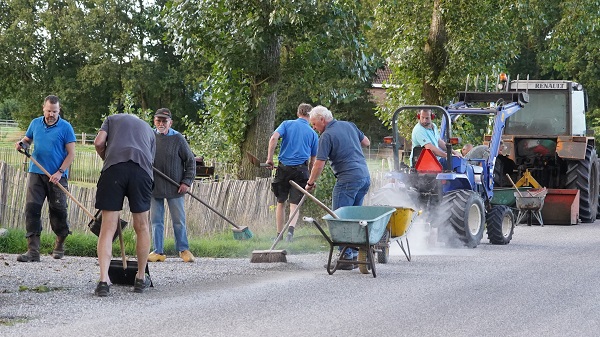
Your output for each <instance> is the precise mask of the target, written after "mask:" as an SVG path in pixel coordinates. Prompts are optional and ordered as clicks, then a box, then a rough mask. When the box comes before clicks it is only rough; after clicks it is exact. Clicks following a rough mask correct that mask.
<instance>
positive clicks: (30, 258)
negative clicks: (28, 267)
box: [17, 235, 40, 262]
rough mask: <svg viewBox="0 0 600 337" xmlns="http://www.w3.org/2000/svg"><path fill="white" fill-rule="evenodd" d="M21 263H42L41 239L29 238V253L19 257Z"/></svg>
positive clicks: (35, 236)
mask: <svg viewBox="0 0 600 337" xmlns="http://www.w3.org/2000/svg"><path fill="white" fill-rule="evenodd" d="M17 261H19V262H40V237H39V236H37V235H32V236H30V237H28V238H27V253H25V254H21V255H19V256H17Z"/></svg>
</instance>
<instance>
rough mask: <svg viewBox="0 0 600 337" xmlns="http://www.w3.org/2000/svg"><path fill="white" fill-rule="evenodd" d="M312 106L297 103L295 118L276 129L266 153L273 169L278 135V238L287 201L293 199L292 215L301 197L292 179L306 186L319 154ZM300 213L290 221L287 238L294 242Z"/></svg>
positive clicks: (275, 180)
mask: <svg viewBox="0 0 600 337" xmlns="http://www.w3.org/2000/svg"><path fill="white" fill-rule="evenodd" d="M311 109H312V106H310V105H309V104H306V103H302V104H300V105H299V106H298V110H297V112H296V116H298V118H297V119H295V120H286V121H284V122H283V123H281V125H279V127H278V128H277V129H276V130H275V131H274V132H273V135H271V139H269V149H268V154H267V161H266V163H267V167H269V168H271V169H272V168H273V165H274V164H273V153H274V152H275V147H277V142H278V140H279V138H282V141H281V148H280V150H279V158H278V159H279V165H278V167H277V172H276V174H275V178H274V179H273V183H272V185H271V190H272V191H273V193H274V194H275V197H276V198H277V208H276V210H275V221H276V222H277V237H279V234H280V233H281V231H282V230H283V224H284V218H285V216H284V215H285V214H284V213H285V202H286V200H288V196H289V200H290V216H291V215H292V213H294V210H295V209H296V207H297V206H298V203H299V202H300V199H302V192H299V191H298V190H296V189H295V188H293V187H292V186H291V185H290V183H289V181H290V180H292V181H294V182H296V183H297V184H298V185H300V186H305V185H306V182H307V180H308V176H309V170H310V168H311V167H312V165H313V163H314V161H315V158H316V155H317V146H318V144H319V139H318V136H317V133H316V132H315V131H314V130H313V129H312V128H311V127H310V124H309V123H308V113H309V112H310V110H311ZM297 220H298V215H296V216H295V217H294V218H293V219H291V220H290V227H289V229H288V234H287V241H288V242H290V241H292V238H293V236H294V227H295V225H296V221H297Z"/></svg>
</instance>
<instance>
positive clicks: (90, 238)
mask: <svg viewBox="0 0 600 337" xmlns="http://www.w3.org/2000/svg"><path fill="white" fill-rule="evenodd" d="M253 234H254V236H253V237H252V239H250V240H235V239H234V238H233V233H232V232H228V233H222V234H216V235H212V236H210V237H205V238H189V240H188V241H189V244H190V251H191V252H192V253H193V254H194V255H195V256H197V257H215V258H240V257H249V256H250V255H251V254H252V251H254V250H265V249H269V248H271V245H272V244H273V239H274V233H270V234H269V233H264V234H261V233H258V234H257V233H253ZM54 238H55V236H54V234H45V233H44V234H42V238H41V247H40V253H41V254H43V255H47V254H50V253H51V252H52V248H53V247H54ZM123 239H124V242H125V252H126V254H127V255H128V256H134V255H135V233H134V231H133V230H132V229H131V228H129V229H126V230H125V231H124V233H123ZM97 241H98V238H97V237H96V236H95V235H94V234H90V233H73V234H72V235H69V237H68V238H67V241H66V242H65V254H66V255H70V256H88V257H96V244H97ZM328 248H329V245H328V244H327V241H325V239H324V238H323V236H321V235H320V234H319V232H318V231H317V230H316V229H315V228H314V227H301V228H297V229H296V231H295V233H294V242H291V243H288V242H285V240H284V241H282V242H280V243H279V244H278V245H277V247H276V249H285V250H287V252H288V253H289V254H305V253H316V252H322V251H327V250H328ZM26 251H27V240H26V239H25V231H24V230H22V229H9V230H8V231H7V233H6V235H5V236H1V237H0V252H1V253H9V254H21V253H24V252H26ZM120 254H121V253H120V248H119V240H118V239H117V240H115V242H114V243H113V256H120ZM165 254H167V256H178V252H176V251H175V242H174V240H173V239H172V238H170V239H166V240H165Z"/></svg>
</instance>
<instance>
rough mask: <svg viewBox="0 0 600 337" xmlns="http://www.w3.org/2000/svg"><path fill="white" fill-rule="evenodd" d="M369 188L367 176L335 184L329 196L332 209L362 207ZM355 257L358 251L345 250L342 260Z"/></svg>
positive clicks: (352, 249) (369, 183)
mask: <svg viewBox="0 0 600 337" xmlns="http://www.w3.org/2000/svg"><path fill="white" fill-rule="evenodd" d="M370 186H371V178H370V177H368V176H367V177H364V178H361V179H356V180H354V181H350V182H336V183H335V186H334V187H333V193H332V195H331V199H332V200H331V201H332V206H333V209H334V210H336V209H338V208H340V207H344V206H362V203H363V200H364V199H365V195H367V192H368V191H369V187H370ZM340 249H341V247H340ZM357 256H358V250H356V249H354V248H350V249H347V250H346V253H345V254H344V256H343V258H344V259H352V258H354V257H357Z"/></svg>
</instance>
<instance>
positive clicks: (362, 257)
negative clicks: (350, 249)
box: [357, 248, 369, 274]
mask: <svg viewBox="0 0 600 337" xmlns="http://www.w3.org/2000/svg"><path fill="white" fill-rule="evenodd" d="M357 259H358V262H367V251H366V250H364V249H363V248H360V249H359V250H358V258H357ZM358 270H359V271H360V273H361V274H368V273H369V268H368V265H366V264H359V265H358Z"/></svg>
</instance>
